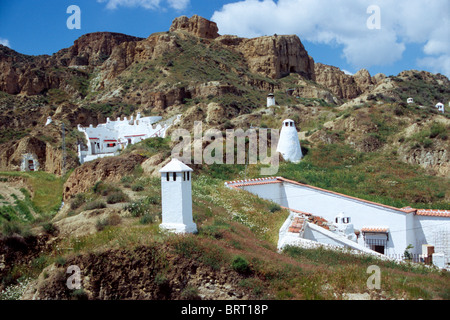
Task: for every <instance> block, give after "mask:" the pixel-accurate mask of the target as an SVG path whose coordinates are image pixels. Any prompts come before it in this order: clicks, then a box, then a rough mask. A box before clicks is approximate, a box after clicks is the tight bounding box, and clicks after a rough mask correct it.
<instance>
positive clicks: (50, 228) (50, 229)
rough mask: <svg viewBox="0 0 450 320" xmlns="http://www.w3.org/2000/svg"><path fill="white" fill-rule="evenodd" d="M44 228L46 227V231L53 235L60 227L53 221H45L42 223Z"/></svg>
mask: <svg viewBox="0 0 450 320" xmlns="http://www.w3.org/2000/svg"><path fill="white" fill-rule="evenodd" d="M42 228H44V230H45V232H47V233H48V234H51V235H53V234H55V233H56V232H57V231H58V229H57V228H56V227H55V226H54V225H53V223H51V222H47V223H44V224H43V225H42Z"/></svg>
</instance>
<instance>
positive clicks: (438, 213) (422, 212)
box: [225, 177, 450, 218]
mask: <svg viewBox="0 0 450 320" xmlns="http://www.w3.org/2000/svg"><path fill="white" fill-rule="evenodd" d="M281 182H288V183H292V184H296V185H299V186H302V187H307V188H311V189H315V190H318V191H323V192H327V193H330V194H334V195H338V196H341V197H345V198H348V199H352V200H357V201H361V202H365V203H368V204H372V205H376V206H380V207H384V208H387V209H391V210H395V211H398V212H402V213H414V214H416V215H419V216H433V217H449V218H450V210H430V209H414V208H411V207H404V208H401V209H399V208H395V207H392V206H388V205H385V204H381V203H377V202H372V201H368V200H364V199H360V198H356V197H352V196H348V195H345V194H342V193H338V192H334V191H330V190H326V189H322V188H318V187H314V186H311V185H308V184H305V183H300V182H297V181H294V180H289V179H286V178H283V177H267V178H259V179H247V180H236V181H229V182H225V184H226V185H228V186H230V187H232V188H239V187H242V186H253V185H262V184H270V183H281ZM284 208H285V207H284ZM286 209H289V210H291V211H293V212H297V213H301V214H306V215H312V214H311V213H307V212H302V211H298V210H294V209H291V208H286Z"/></svg>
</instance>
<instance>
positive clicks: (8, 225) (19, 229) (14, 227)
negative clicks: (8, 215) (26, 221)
mask: <svg viewBox="0 0 450 320" xmlns="http://www.w3.org/2000/svg"><path fill="white" fill-rule="evenodd" d="M2 233H3V235H5V236H12V235H13V234H18V235H21V236H24V237H26V236H27V235H29V230H28V229H27V228H25V227H24V226H23V225H22V224H20V223H18V222H16V221H5V222H3V227H2Z"/></svg>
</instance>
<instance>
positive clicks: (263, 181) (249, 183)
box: [225, 177, 281, 188]
mask: <svg viewBox="0 0 450 320" xmlns="http://www.w3.org/2000/svg"><path fill="white" fill-rule="evenodd" d="M270 183H281V181H279V180H278V179H277V178H274V177H269V178H257V179H247V180H235V181H228V182H225V184H226V185H229V186H230V187H233V188H239V187H242V186H255V185H261V184H270Z"/></svg>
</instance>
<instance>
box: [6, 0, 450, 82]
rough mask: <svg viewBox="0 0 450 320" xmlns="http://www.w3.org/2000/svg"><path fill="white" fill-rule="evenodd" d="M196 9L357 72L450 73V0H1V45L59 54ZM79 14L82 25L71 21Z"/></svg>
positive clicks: (137, 32) (232, 29)
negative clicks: (95, 36) (104, 34)
mask: <svg viewBox="0 0 450 320" xmlns="http://www.w3.org/2000/svg"><path fill="white" fill-rule="evenodd" d="M72 5H75V6H77V7H78V8H79V9H80V11H81V13H80V14H79V16H76V14H75V12H74V11H73V10H69V12H68V8H69V7H70V6H72ZM194 14H197V15H199V16H202V17H204V18H207V19H209V20H212V21H214V22H216V23H217V26H218V28H219V34H222V35H223V34H232V35H238V36H241V37H246V38H252V37H258V36H264V35H273V34H279V35H282V34H296V35H298V36H299V38H300V40H301V41H302V43H303V45H304V46H305V48H306V50H307V51H308V53H309V55H310V56H312V57H313V58H314V61H315V62H320V63H324V64H328V65H333V66H336V67H338V68H340V69H341V70H343V71H345V72H346V73H349V74H354V73H356V72H357V71H358V70H360V69H362V68H365V69H367V70H369V72H370V74H372V75H375V74H377V73H384V74H385V75H387V76H389V75H397V74H398V73H400V72H401V71H403V70H410V69H415V70H425V71H429V72H432V73H441V74H444V75H446V76H447V77H449V78H450V0H241V1H230V0H41V1H37V0H0V44H3V45H6V46H8V47H10V48H11V49H13V50H15V51H17V52H20V53H23V54H28V55H40V54H48V55H51V54H53V53H55V52H57V51H59V50H60V49H63V48H67V47H70V46H71V45H72V44H73V42H74V41H75V40H76V39H77V38H79V37H80V36H81V35H83V34H86V33H90V32H98V31H110V32H120V33H124V34H128V35H132V36H138V37H143V38H146V37H148V36H149V35H150V34H152V33H154V32H161V31H168V30H169V28H170V25H171V24H172V21H173V19H174V18H176V17H178V16H182V15H185V16H188V17H191V16H192V15H194ZM78 17H79V19H76V20H74V18H78ZM77 21H79V27H80V28H79V29H76V28H69V27H68V22H69V25H71V24H73V23H74V22H77Z"/></svg>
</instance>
